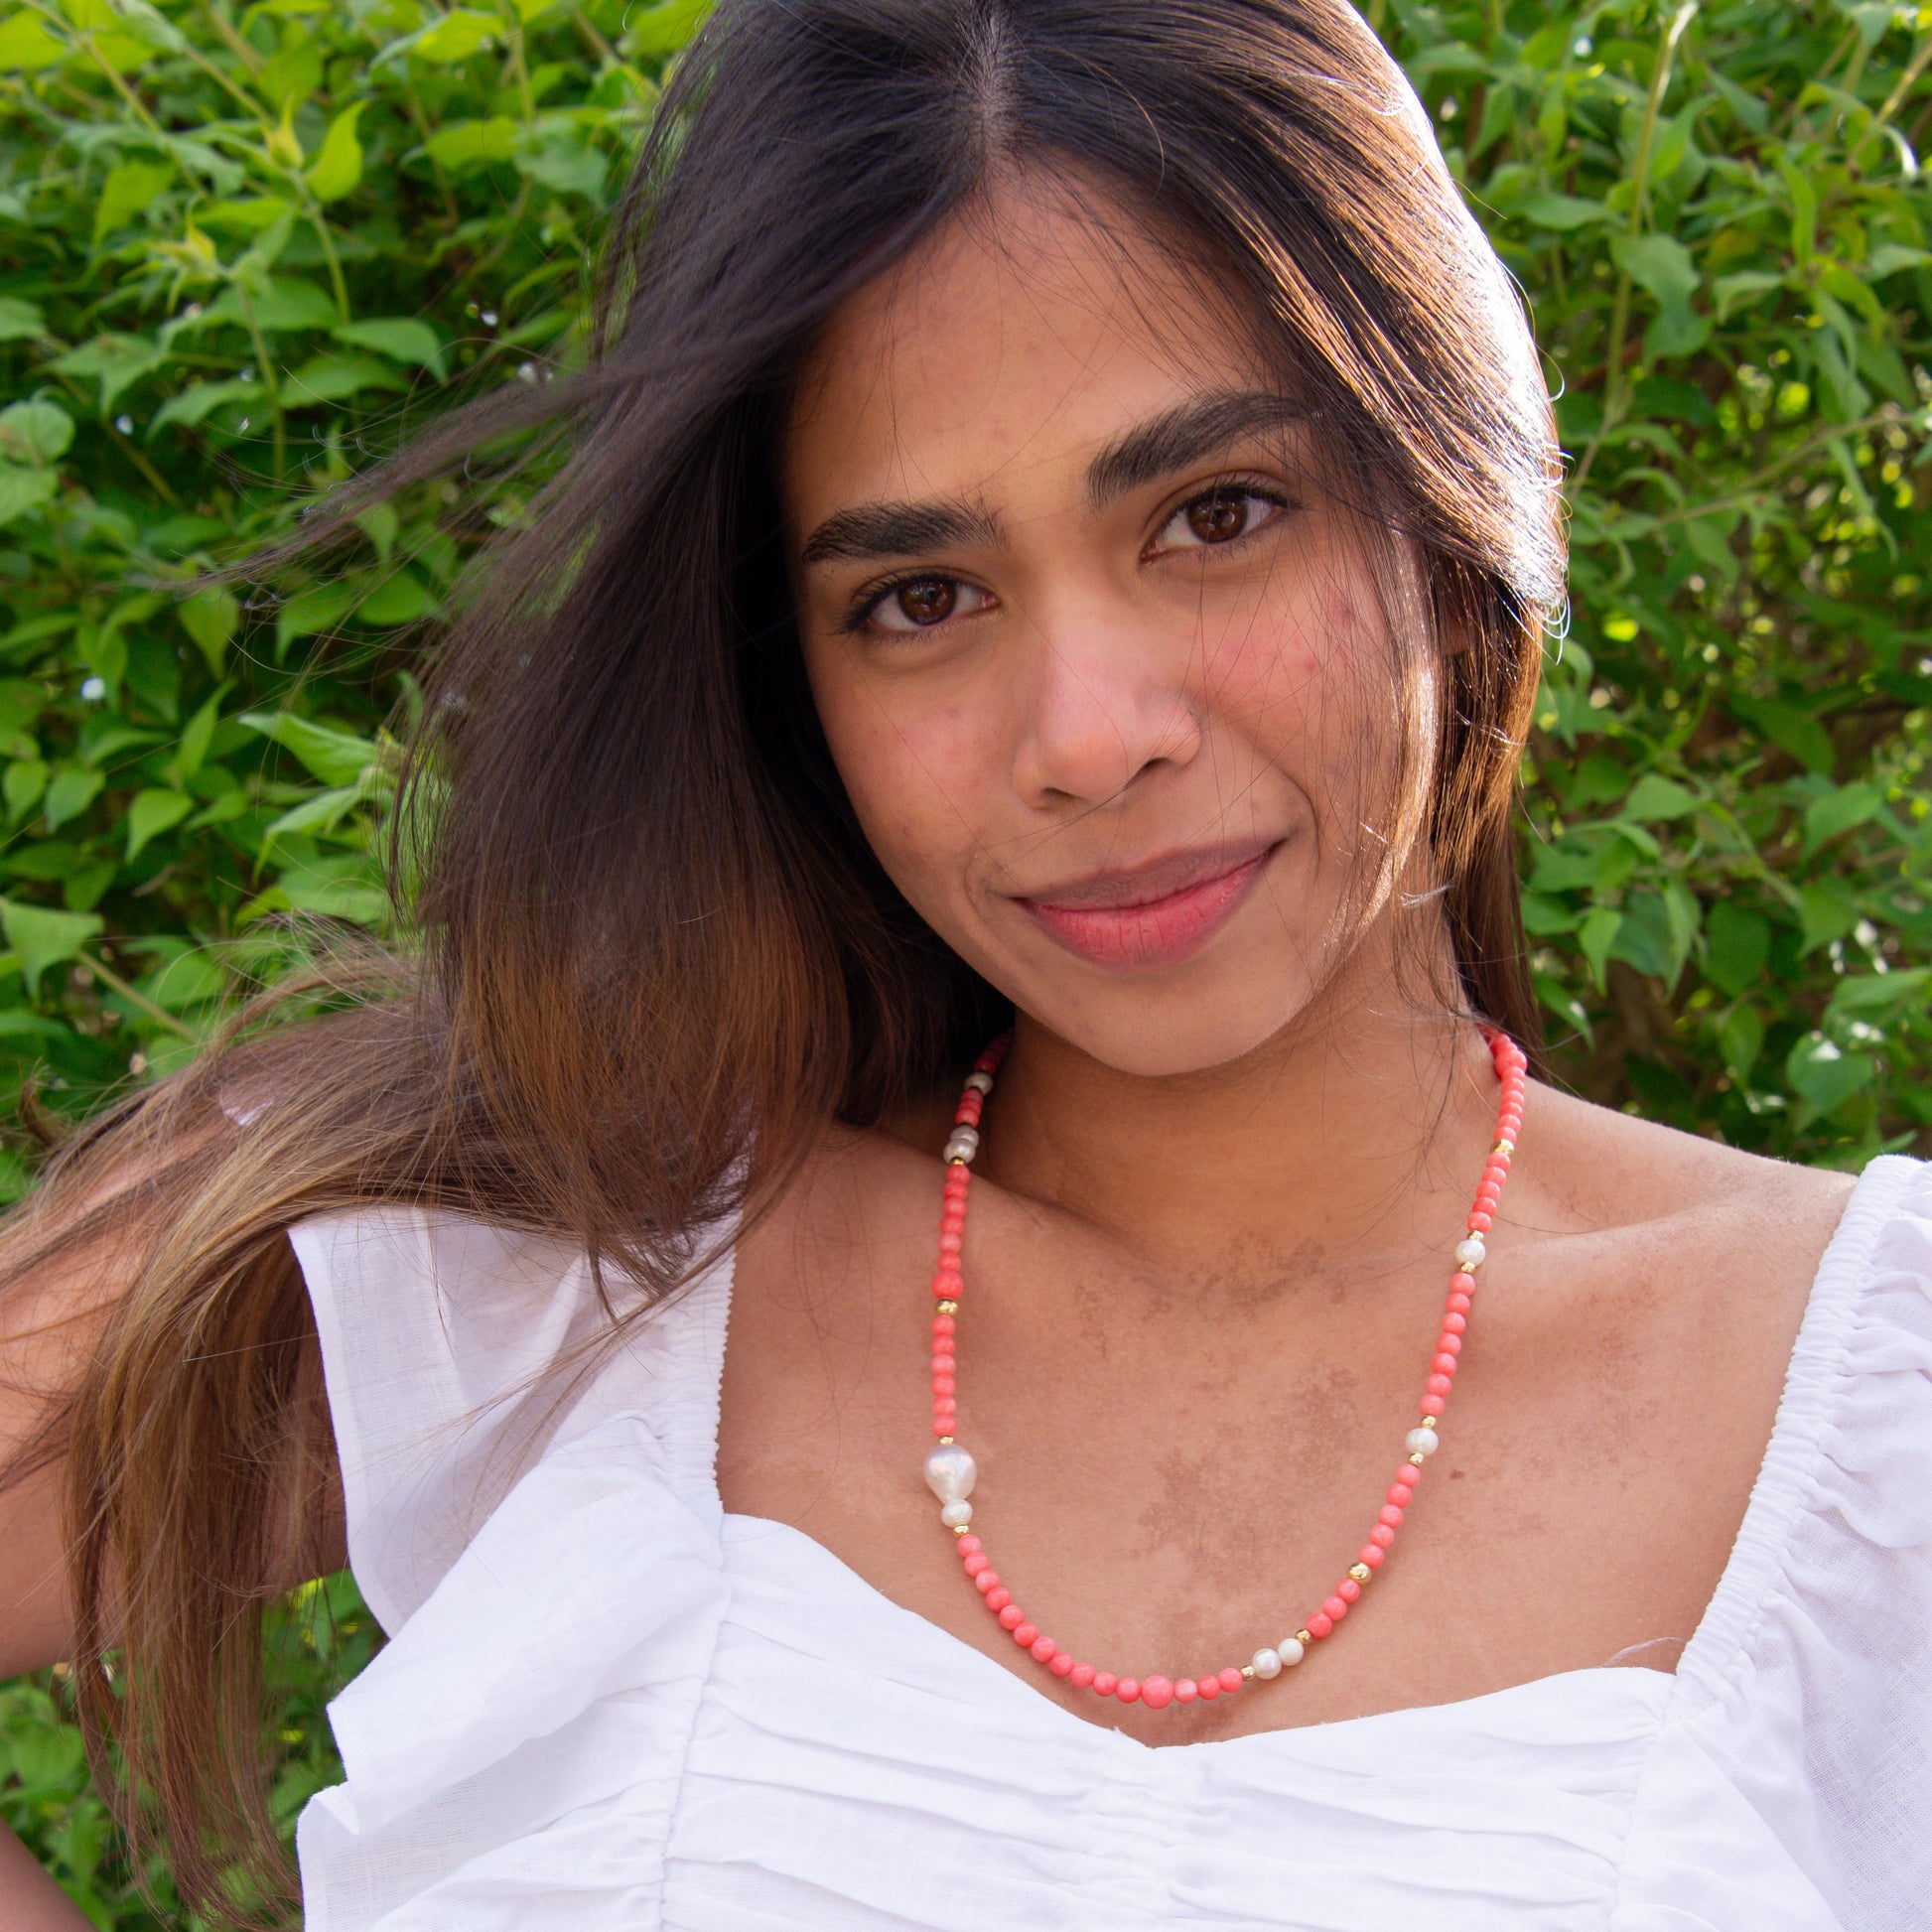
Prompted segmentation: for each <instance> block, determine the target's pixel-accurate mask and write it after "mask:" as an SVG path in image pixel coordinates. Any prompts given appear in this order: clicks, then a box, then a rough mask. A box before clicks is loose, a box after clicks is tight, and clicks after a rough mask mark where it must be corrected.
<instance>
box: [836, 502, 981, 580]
mask: <svg viewBox="0 0 1932 1932" xmlns="http://www.w3.org/2000/svg"><path fill="white" fill-rule="evenodd" d="M1004 534H1005V532H1004V531H1003V530H1002V528H1001V526H1000V519H999V518H998V517H996V516H994V515H993V514H992V513H991V511H989V510H985V509H982V508H980V507H979V506H978V505H977V504H974V503H967V502H958V501H952V500H942V501H939V502H933V503H861V504H859V505H858V506H857V508H855V509H849V510H839V511H837V512H836V513H835V514H833V515H831V516H828V517H827V518H826V519H825V521H824V522H823V523H821V524H820V525H819V526H818V528H817V529H815V530H814V531H813V532H812V533H811V535H810V536H809V537H807V538H806V539H805V548H804V550H803V552H802V553H801V555H802V558H803V561H804V562H806V563H808V564H816V563H823V562H825V561H826V560H827V559H829V558H833V557H844V558H849V559H853V560H856V561H858V562H862V563H865V562H871V561H873V560H875V559H877V558H880V557H905V556H910V555H913V554H915V553H916V552H918V551H921V550H944V549H946V548H947V547H948V546H950V545H952V544H956V543H984V544H997V543H998V542H999V541H1000V540H1001V538H1002V536H1003V535H1004Z"/></svg>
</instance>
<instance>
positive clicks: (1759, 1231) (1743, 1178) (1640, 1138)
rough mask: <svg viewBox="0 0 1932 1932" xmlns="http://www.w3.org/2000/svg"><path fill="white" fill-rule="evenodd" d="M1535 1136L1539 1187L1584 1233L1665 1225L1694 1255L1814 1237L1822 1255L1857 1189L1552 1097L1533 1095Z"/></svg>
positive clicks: (1830, 1176) (1558, 1094)
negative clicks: (1747, 1242)
mask: <svg viewBox="0 0 1932 1932" xmlns="http://www.w3.org/2000/svg"><path fill="white" fill-rule="evenodd" d="M1531 1132H1534V1133H1535V1134H1536V1135H1537V1137H1538V1139H1539V1141H1540V1143H1541V1147H1540V1149H1539V1156H1540V1158H1539V1159H1538V1161H1537V1170H1538V1178H1539V1182H1540V1185H1541V1186H1542V1187H1543V1188H1547V1189H1549V1190H1551V1191H1553V1192H1555V1193H1557V1194H1559V1195H1560V1197H1561V1198H1562V1200H1563V1201H1564V1203H1565V1204H1566V1205H1567V1206H1568V1207H1569V1209H1570V1210H1571V1212H1572V1213H1573V1214H1574V1215H1575V1216H1576V1217H1577V1220H1578V1221H1579V1222H1580V1223H1582V1224H1583V1225H1585V1226H1591V1227H1599V1228H1616V1227H1623V1228H1634V1227H1637V1226H1650V1225H1657V1224H1660V1223H1661V1224H1667V1225H1669V1226H1670V1228H1671V1229H1672V1232H1673V1234H1674V1235H1676V1236H1677V1237H1678V1238H1681V1239H1685V1240H1688V1241H1689V1242H1690V1243H1691V1244H1692V1245H1693V1247H1695V1248H1704V1247H1707V1246H1712V1245H1717V1244H1727V1243H1728V1242H1730V1241H1732V1240H1733V1239H1735V1238H1736V1236H1737V1235H1738V1233H1740V1232H1748V1234H1749V1235H1750V1238H1751V1240H1752V1241H1753V1243H1759V1242H1765V1243H1776V1244H1780V1245H1782V1244H1788V1243H1791V1242H1793V1241H1797V1242H1799V1243H1800V1244H1803V1243H1804V1242H1806V1241H1809V1240H1811V1239H1812V1238H1813V1237H1815V1241H1816V1249H1817V1250H1818V1251H1819V1252H1822V1250H1823V1248H1824V1246H1825V1243H1826V1242H1827V1241H1829V1239H1830V1238H1831V1235H1832V1233H1833V1232H1834V1231H1835V1230H1836V1228H1837V1226H1838V1223H1839V1221H1840V1219H1841V1218H1842V1216H1843V1214H1844V1212H1845V1204H1846V1201H1847V1200H1848V1199H1849V1198H1850V1196H1851V1193H1852V1189H1853V1187H1854V1186H1855V1185H1856V1184H1857V1180H1856V1176H1854V1175H1852V1174H1849V1173H1836V1172H1833V1171H1830V1170H1827V1169H1822V1168H1804V1167H1798V1166H1796V1165H1794V1164H1793V1163H1791V1162H1789V1161H1773V1160H1767V1159H1766V1158H1765V1157H1763V1156H1762V1155H1756V1154H1747V1153H1745V1152H1744V1151H1743V1150H1742V1149H1739V1148H1734V1147H1729V1146H1726V1145H1725V1143H1723V1142H1721V1141H1712V1140H1706V1139H1703V1138H1702V1137H1701V1136H1698V1135H1695V1134H1684V1133H1680V1132H1679V1131H1678V1130H1677V1129H1676V1128H1674V1127H1665V1126H1662V1125H1660V1124H1659V1123H1658V1122H1656V1121H1649V1120H1643V1119H1640V1118H1638V1117H1637V1116H1635V1115H1632V1114H1625V1113H1619V1112H1617V1111H1615V1110H1614V1109H1612V1108H1609V1107H1599V1106H1596V1105H1594V1104H1593V1103H1591V1102H1589V1101H1587V1100H1580V1099H1578V1098H1577V1097H1576V1096H1575V1095H1572V1094H1567V1093H1564V1092H1562V1091H1560V1090H1559V1089H1558V1088H1555V1087H1548V1086H1537V1087H1536V1088H1535V1089H1534V1097H1533V1099H1532V1100H1531V1103H1530V1107H1529V1108H1528V1109H1526V1110H1525V1136H1526V1138H1527V1136H1528V1134H1530V1133H1531ZM1812 1259H1813V1260H1814V1261H1816V1259H1817V1253H1813V1255H1812Z"/></svg>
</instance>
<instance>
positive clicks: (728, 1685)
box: [293, 1157, 1932, 1932]
mask: <svg viewBox="0 0 1932 1932" xmlns="http://www.w3.org/2000/svg"><path fill="white" fill-rule="evenodd" d="M293 1240H294V1242H295V1246H296V1251H297V1253H298V1255H299V1257H300V1259H301V1262H302V1266H303V1269H304V1271H305V1273H306V1275H307V1278H308V1281H309V1285H310V1291H311V1294H312V1296H313V1298H314V1302H315V1306H316V1315H317V1321H318V1324H319V1327H320V1332H321V1336H322V1344H323V1354H324V1360H325V1366H326V1370H327V1375H328V1384H329V1396H330V1405H331V1410H332V1413H333V1415H334V1418H335V1425H336V1431H337V1438H338V1445H339V1449H340V1452H341V1455H342V1462H343V1473H344V1483H345V1492H346V1499H347V1506H348V1514H349V1554H350V1560H351V1563H352V1565H353V1567H354V1571H355V1574H356V1577H357V1579H358V1581H359V1582H360V1584H361V1587H362V1590H363V1593H364V1595H365V1597H366V1598H367V1600H368V1602H369V1604H370V1607H371V1608H372V1609H373V1611H374V1612H375V1614H376V1616H377V1617H378V1619H379V1620H380V1621H381V1623H382V1625H383V1627H384V1629H385V1630H386V1631H387V1632H388V1633H389V1637H390V1642H389V1643H388V1645H387V1646H386V1648H385V1649H384V1650H383V1651H382V1652H381V1653H380V1654H379V1655H378V1656H377V1657H376V1659H375V1661H374V1662H373V1663H372V1664H371V1665H370V1666H369V1668H368V1669H367V1670H366V1671H364V1672H363V1674H362V1675H361V1676H360V1677H359V1678H358V1679H356V1681H355V1682H354V1683H353V1684H351V1685H350V1686H349V1687H348V1688H347V1690H346V1691H345V1692H344V1693H343V1695H342V1696H341V1697H340V1698H339V1699H338V1700H337V1701H336V1703H335V1704H334V1705H333V1706H332V1707H331V1719H332V1722H333V1724H334V1725H335V1729H336V1734H337V1737H338V1739H339V1741H340V1743H341V1746H342V1752H343V1760H344V1765H345V1772H346V1781H345V1783H344V1784H342V1785H340V1786H338V1787H336V1788H334V1789H332V1790H329V1791H325V1792H322V1793H321V1794H320V1795H318V1796H317V1797H316V1798H315V1799H314V1800H313V1801H312V1802H311V1804H310V1806H309V1808H308V1810H307V1811H306V1812H305V1813H304V1815H303V1818H302V1823H301V1833H300V1853H301V1860H302V1871H303V1881H304V1887H305V1897H306V1905H307V1913H308V1924H309V1926H310V1928H311V1932H373V1928H381V1932H495V1929H496V1928H502V1932H509V1929H510V1928H512V1927H514V1928H517V1932H659V1928H662V1929H663V1932H801V1929H802V1932H813V1929H815V1928H826V1929H827V1932H830V1929H831V1928H838V1932H867V1929H869V1928H881V1929H882V1932H883V1929H884V1928H895V1932H904V1929H905V1928H913V1927H917V1928H933V1929H935V1932H937V1929H940V1928H943V1929H944V1932H955V1928H956V1929H957V1932H968V1928H970V1929H971V1932H983V1929H984V1928H985V1927H987V1926H988V1925H1006V1926H1013V1927H1020V1928H1028V1929H1029V1932H1033V1929H1035V1928H1037V1932H1062V1929H1063V1932H1130V1929H1131V1928H1136V1927H1143V1926H1160V1927H1188V1928H1202V1929H1203V1932H1204V1929H1205V1928H1219V1929H1222V1932H1225V1929H1226V1928H1240V1927H1254V1928H1263V1927H1266V1928H1291V1927H1292V1928H1297V1932H1316V1929H1317V1928H1318V1929H1319V1932H1330V1928H1332V1929H1333V1932H1343V1928H1346V1932H1395V1928H1402V1929H1403V1932H1410V1928H1415V1927H1420V1926H1427V1927H1429V1928H1430V1929H1431V1932H1464V1928H1466V1929H1467V1932H1571V1928H1575V1932H1586V1929H1588V1932H1824V1929H1825V1928H1835V1927H1840V1926H1845V1927H1858V1928H1861V1932H1865V1929H1867V1928H1873V1929H1875V1932H1887V1928H1892V1927H1897V1928H1905V1927H1908V1926H1916V1925H1921V1924H1925V1923H1928V1922H1932V1919H1929V1918H1928V1911H1929V1910H1932V1908H1927V1907H1926V1906H1925V1904H1924V1900H1925V1898H1926V1897H1927V1895H1928V1890H1929V1887H1932V1831H1928V1829H1927V1827H1928V1824H1932V1779H1928V1775H1927V1774H1928V1770H1932V1168H1927V1167H1924V1166H1921V1165H1920V1164H1918V1163H1915V1162H1911V1161H1907V1160H1904V1159H1900V1158H1896V1157H1890V1158H1886V1159H1882V1160H1879V1161H1875V1162H1873V1163H1872V1164H1871V1166H1870V1167H1869V1168H1868V1169H1867V1170H1866V1171H1865V1173H1864V1174H1863V1176H1862V1177H1861V1179H1860V1181H1859V1184H1858V1186H1857V1188H1856V1190H1855V1191H1854V1193H1853V1195H1852V1198H1851V1201H1850V1204H1849V1206H1848V1208H1847V1210H1846V1213H1845V1216H1844V1219H1843V1221H1842V1223H1841V1225H1840V1227H1839V1230H1838V1232H1837V1234H1836V1236H1835V1237H1834V1239H1833V1241H1832V1243H1831V1245H1830V1247H1829V1248H1828V1250H1827V1252H1826V1254H1825V1257H1824V1259H1823V1261H1822V1263H1821V1265H1820V1268H1819V1271H1818V1277H1817V1281H1816V1283H1815V1285H1814V1288H1813V1291H1812V1295H1811V1300H1810V1304H1809V1307H1808V1309H1807V1312H1806V1315H1805V1320H1804V1323H1803V1326H1802V1329H1801V1331H1800V1333H1799V1337H1798V1340H1797V1344H1796V1347H1795V1349H1794V1352H1793V1356H1792V1361H1791V1367H1790V1372H1789V1376H1788V1379H1787V1382H1786V1387H1785V1392H1784V1397H1783V1401H1782V1403H1781V1405H1780V1408H1779V1412H1778V1418H1777V1423H1776V1428H1775V1431H1774V1433H1773V1436H1772V1439H1771V1442H1770V1445H1769V1448H1768V1449H1767V1451H1766V1455H1765V1458H1764V1463H1763V1467H1762V1470H1761V1472H1760V1474H1759V1477H1758V1480H1757V1483H1756V1486H1755V1488H1754V1490H1753V1492H1752V1496H1751V1501H1750V1505H1749V1509H1748V1511H1747V1513H1746V1516H1745V1518H1744V1522H1743V1525H1742V1528H1741V1530H1740V1532H1739V1534H1738V1538H1737V1541H1736V1545H1735V1547H1734V1549H1733V1551H1732V1554H1731V1557H1730V1560H1729V1563H1728V1566H1727V1567H1726V1569H1725V1575H1724V1578H1723V1581H1722V1583H1721V1585H1720V1587H1719V1588H1718V1591H1717V1594H1716V1596H1715V1597H1714V1598H1713V1600H1712V1603H1711V1606H1710V1609H1709V1611H1708V1612H1707V1614H1706V1615H1705V1618H1704V1620H1703V1622H1702V1623H1701V1624H1700V1626H1699V1628H1698V1630H1697V1632H1696V1634H1695V1636H1694V1637H1693V1638H1692V1640H1691V1642H1690V1643H1689V1644H1688V1646H1687V1647H1686V1648H1685V1651H1684V1653H1683V1655H1682V1658H1681V1661H1680V1663H1679V1667H1678V1670H1677V1672H1676V1674H1675V1675H1665V1674H1663V1673H1660V1672H1657V1671H1651V1670H1643V1669H1600V1670H1582V1671H1571V1672H1566V1673H1564V1674H1563V1675H1561V1676H1556V1677H1549V1678H1544V1679H1540V1680H1538V1681H1536V1682H1533V1683H1528V1684H1523V1685H1519V1686H1517V1687H1515V1688H1513V1689H1510V1690H1505V1691H1499V1692H1495V1693H1493V1694H1491V1695H1488V1696H1485V1697H1479V1698H1473V1699H1469V1700H1466V1701H1464V1702H1461V1703H1456V1704H1447V1705H1438V1706H1432V1707H1428V1708H1424V1709H1418V1710H1409V1711H1396V1712H1389V1713H1386V1714H1383V1715H1380V1716H1375V1717H1369V1718H1360V1719H1354V1720H1351V1721H1348V1722H1345V1723H1338V1724H1326V1725H1311V1726H1307V1727H1304V1728H1300V1729H1290V1730H1276V1731H1265V1732H1259V1733H1255V1734H1252V1735H1247V1736H1241V1737H1234V1738H1228V1739H1222V1740H1217V1741H1211V1742H1205V1743H1194V1744H1178V1745H1165V1746H1161V1747H1159V1748H1154V1747H1150V1746H1147V1745H1144V1744H1141V1743H1139V1742H1138V1741H1136V1740H1134V1739H1132V1738H1130V1737H1128V1736H1126V1735H1125V1734H1123V1733H1121V1732H1118V1731H1114V1730H1110V1729H1106V1728H1103V1727H1101V1726H1098V1725H1093V1724H1090V1723H1088V1722H1085V1721H1083V1720H1081V1719H1079V1718H1076V1717H1074V1716H1072V1715H1071V1714H1069V1713H1068V1712H1066V1711H1064V1710H1062V1709H1061V1708H1060V1707H1059V1706H1058V1705H1056V1704H1054V1703H1052V1702H1051V1701H1049V1700H1048V1699H1046V1698H1044V1697H1042V1696H1040V1695H1039V1693H1038V1692H1037V1691H1035V1689H1034V1688H1033V1686H1032V1685H1030V1684H1029V1683H1028V1682H1027V1681H1026V1680H1024V1679H1023V1678H1021V1677H1019V1676H1017V1675H1016V1674H1014V1673H1012V1672H1009V1671H1007V1670H1004V1669H1002V1668H1001V1666H1000V1665H999V1664H997V1663H995V1662H994V1661H993V1660H992V1659H990V1658H988V1657H986V1656H984V1655H982V1654H981V1653H980V1652H978V1651H976V1650H973V1649H972V1648H970V1647H969V1646H967V1645H965V1644H963V1643H961V1642H959V1641H958V1640H957V1639H956V1638H954V1637H952V1636H951V1635H949V1634H948V1633H947V1632H945V1631H943V1630H941V1629H939V1628H938V1627H937V1626H936V1625H934V1624H932V1623H929V1622H927V1621H926V1620H925V1619H923V1618H921V1617H919V1616H917V1615H915V1614H913V1613H912V1612H910V1611H908V1610H905V1609H901V1608H900V1607H898V1606H897V1604H895V1603H893V1602H891V1601H890V1600H889V1599H887V1598H886V1597H884V1596H882V1595H881V1594H880V1593H879V1592H878V1591H877V1590H875V1589H874V1588H873V1587H871V1586H870V1585H869V1584H867V1583H865V1582H864V1581H863V1580H862V1579H861V1578H860V1577H858V1576H857V1575H856V1574H855V1573H854V1572H853V1571H851V1570H850V1569H848V1568H847V1567H846V1566H845V1565H844V1564H843V1563H841V1562H840V1561H839V1560H838V1559H837V1558H836V1557H834V1556H833V1555H831V1553H830V1552H829V1551H827V1550H825V1549H824V1548H822V1547H821V1546H820V1545H818V1544H817V1543H815V1542H813V1541H812V1540H811V1539H810V1538H809V1537H807V1536H805V1535H803V1534H802V1533H801V1532H799V1531H797V1530H794V1529H791V1528H789V1527H787V1526H785V1525H782V1524H778V1523H773V1522H767V1521H765V1520H763V1519H761V1518H756V1517H746V1516H737V1515H727V1514H726V1513H725V1511H724V1509H723V1507H722V1505H721V1503H720V1501H719V1496H718V1490H717V1485H716V1481H715V1475H714V1464H715V1445H716V1437H717V1408H718V1388H719V1375H720V1370H721V1367H722V1362H723V1355H724V1338H725V1319H726V1312H727V1309H728V1306H729V1298H730V1293H731V1264H730V1261H729V1258H727V1259H725V1260H723V1261H721V1262H719V1263H718V1264H717V1265H716V1266H714V1267H713V1268H712V1269H710V1270H709V1271H708V1272H707V1273H706V1274H704V1275H703V1276H701V1277H700V1278H699V1279H698V1280H697V1281H696V1282H695V1283H694V1284H693V1285H692V1286H691V1288H690V1289H689V1290H688V1291H686V1292H685V1293H684V1294H683V1295H682V1296H681V1297H680V1298H679V1299H678V1300H677V1301H676V1302H674V1303H673V1304H672V1305H671V1306H669V1307H667V1308H665V1309H663V1310H660V1311H657V1312H655V1313H654V1314H652V1315H651V1316H650V1317H649V1318H648V1319H647V1320H645V1321H644V1322H642V1323H641V1324H639V1325H638V1326H637V1327H636V1328H635V1329H634V1330H633V1331H632V1332H631V1333H630V1334H629V1335H628V1336H627V1337H626V1338H625V1340H624V1341H623V1342H622V1343H621V1346H620V1347H619V1348H618V1349H617V1350H616V1351H615V1352H610V1353H606V1354H602V1355H597V1356H595V1357H593V1358H592V1359H591V1365H590V1366H589V1367H588V1368H586V1366H585V1356H584V1353H583V1350H584V1348H585V1346H586V1345H588V1344H592V1343H594V1341H595V1338H596V1336H597V1333H598V1329H599V1324H600V1322H601V1321H602V1319H603V1316H602V1313H601V1311H600V1309H599V1307H598V1303H597V1299H596V1296H595V1294H594V1291H593V1286H592V1283H591V1281H590V1278H589V1272H588V1270H587V1269H586V1267H585V1266H584V1264H583V1262H582V1260H581V1258H579V1257H575V1256H573V1255H572V1254H571V1253H570V1252H568V1251H567V1250H565V1249H563V1248H560V1247H557V1246H554V1245H552V1244H549V1243H545V1242H542V1241H538V1240H533V1239H530V1238H528V1237H523V1236H517V1235H512V1234H507V1233H505V1232H503V1231H501V1230H498V1229H492V1228H488V1227H485V1226H483V1225H481V1224H478V1223H475V1222H469V1221H462V1220H457V1219H453V1218H450V1217H445V1216H437V1215H433V1214H428V1213H421V1212H409V1211H400V1210H383V1211H379V1212H377V1211H371V1212H364V1213H358V1214H353V1215H341V1216H333V1217H329V1218H326V1219H321V1220H316V1221H311V1222H309V1223H306V1224H305V1225H303V1226H302V1227H300V1228H298V1229H297V1230H296V1231H295V1233H294V1236H293Z"/></svg>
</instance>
